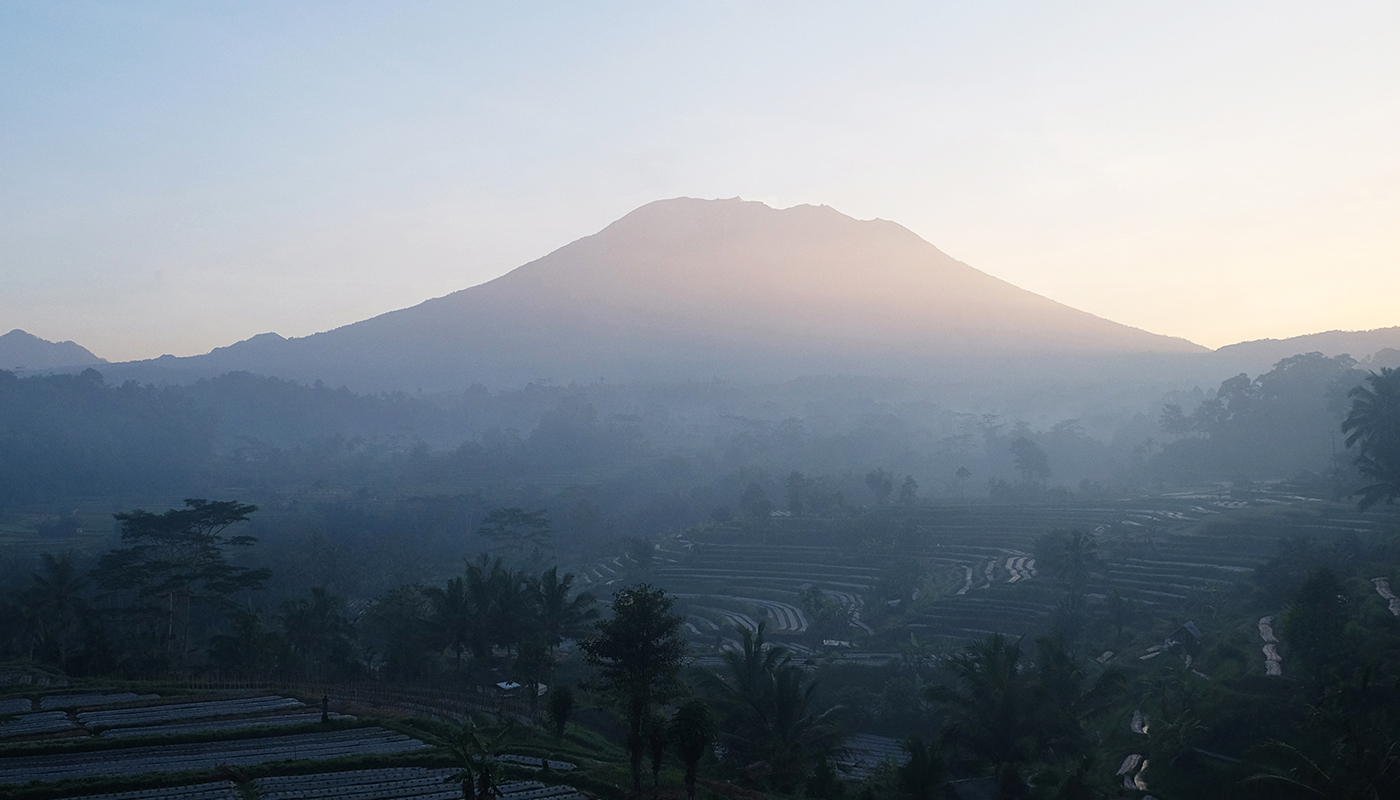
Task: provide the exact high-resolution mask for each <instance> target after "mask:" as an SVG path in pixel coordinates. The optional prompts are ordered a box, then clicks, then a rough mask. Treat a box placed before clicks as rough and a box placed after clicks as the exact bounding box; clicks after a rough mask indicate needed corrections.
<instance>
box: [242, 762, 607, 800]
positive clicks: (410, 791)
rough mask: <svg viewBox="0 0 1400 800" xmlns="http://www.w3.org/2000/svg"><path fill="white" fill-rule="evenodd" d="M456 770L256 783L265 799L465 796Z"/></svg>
mask: <svg viewBox="0 0 1400 800" xmlns="http://www.w3.org/2000/svg"><path fill="white" fill-rule="evenodd" d="M570 766H572V765H570ZM453 772H454V771H453V770H451V769H425V768H422V767H395V768H389V769H369V770H353V771H347V772H328V773H320V774H315V775H290V776H285V777H273V778H259V779H258V780H256V781H254V785H256V786H257V788H258V796H259V797H260V798H261V800H328V799H329V798H350V800H410V799H411V800H455V798H459V797H461V796H462V790H461V789H460V788H458V787H457V786H456V785H454V784H451V783H448V779H449V778H450V777H451V776H452V775H453ZM497 788H498V789H499V790H500V795H499V796H500V797H502V798H504V800H543V798H549V800H572V799H573V798H578V797H580V795H579V794H578V793H577V792H576V791H575V790H574V789H573V788H572V787H569V786H546V785H545V784H543V783H538V782H536V781H506V782H504V783H501V784H499V785H498V786H497Z"/></svg>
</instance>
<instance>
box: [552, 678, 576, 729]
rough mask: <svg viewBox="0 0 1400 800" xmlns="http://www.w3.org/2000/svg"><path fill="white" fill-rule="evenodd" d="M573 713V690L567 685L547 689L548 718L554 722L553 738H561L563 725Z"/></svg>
mask: <svg viewBox="0 0 1400 800" xmlns="http://www.w3.org/2000/svg"><path fill="white" fill-rule="evenodd" d="M573 713H574V692H573V690H572V689H570V688H569V687H567V686H555V687H554V688H553V689H550V690H549V719H550V721H551V722H553V723H554V738H556V739H559V740H563V738H564V726H565V725H567V724H568V723H569V717H570V716H572V715H573Z"/></svg>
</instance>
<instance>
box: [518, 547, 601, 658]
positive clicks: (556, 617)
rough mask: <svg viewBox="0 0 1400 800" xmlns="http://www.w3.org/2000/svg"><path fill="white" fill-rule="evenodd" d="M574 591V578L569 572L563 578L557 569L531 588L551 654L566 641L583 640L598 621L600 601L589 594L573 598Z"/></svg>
mask: <svg viewBox="0 0 1400 800" xmlns="http://www.w3.org/2000/svg"><path fill="white" fill-rule="evenodd" d="M573 587H574V574H573V573H572V572H566V573H564V576H563V577H562V578H561V577H560V576H559V568H558V567H550V568H549V569H547V570H545V571H544V573H543V574H542V575H540V578H539V580H537V581H534V582H533V583H532V584H531V589H532V590H533V592H534V595H535V602H536V604H537V605H538V611H539V615H540V624H541V626H542V627H543V628H544V633H545V636H546V639H547V641H548V642H549V649H550V650H551V651H552V650H554V649H555V648H557V647H558V646H559V645H560V644H561V643H563V641H564V640H565V639H578V638H580V637H582V636H583V635H584V634H586V633H587V632H588V629H589V628H590V626H592V624H593V621H594V620H596V619H597V618H598V609H597V607H596V606H597V604H598V600H597V598H595V597H594V596H593V595H591V594H589V593H587V592H579V593H578V594H573V596H572V597H571V596H570V595H571V594H572V592H573Z"/></svg>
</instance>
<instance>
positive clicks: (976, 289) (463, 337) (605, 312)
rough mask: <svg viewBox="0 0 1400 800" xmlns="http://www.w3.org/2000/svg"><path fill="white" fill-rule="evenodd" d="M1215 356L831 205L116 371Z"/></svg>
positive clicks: (689, 207)
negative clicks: (320, 327) (330, 326)
mask: <svg viewBox="0 0 1400 800" xmlns="http://www.w3.org/2000/svg"><path fill="white" fill-rule="evenodd" d="M1204 352H1207V351H1206V349H1205V348H1202V347H1200V346H1198V345H1195V344H1192V343H1191V342H1188V341H1186V340H1184V339H1178V338H1172V337H1167V336H1161V335H1157V334H1153V333H1149V332H1147V331H1143V330H1139V329H1137V328H1131V327H1128V326H1126V325H1121V324H1119V323H1116V322H1112V321H1110V320H1107V319H1103V318H1101V317H1096V316H1094V315H1092V314H1087V313H1085V312H1082V311H1078V310H1076V309H1073V308H1070V307H1069V306H1066V305H1063V304H1060V303H1057V302H1055V301H1053V300H1050V299H1047V298H1045V297H1042V296H1040V295H1037V294H1033V293H1031V292H1028V291H1026V290H1024V289H1020V288H1018V287H1016V286H1013V285H1011V284H1009V283H1007V282H1005V281H1002V280H999V279H997V278H994V277H992V276H990V275H987V274H986V273H983V272H980V271H978V270H976V269H974V268H972V267H970V266H968V265H966V264H963V263H962V262H959V261H957V260H955V259H953V258H951V257H949V256H947V255H946V254H944V253H943V252H941V251H940V250H938V248H936V247H934V246H933V245H931V244H929V243H928V242H926V241H924V240H923V239H921V238H919V237H918V236H917V235H915V234H914V233H912V232H911V231H909V230H908V229H906V228H904V227H902V226H900V225H897V224H895V223H893V222H887V221H884V220H870V221H860V220H855V219H852V218H851V217H848V216H846V215H844V214H841V213H839V212H837V211H834V210H832V209H831V208H827V207H825V206H819V207H818V206H798V207H795V208H789V209H785V210H778V209H774V208H770V207H769V206H766V205H764V204H762V203H756V202H745V201H742V200H738V199H734V200H694V199H688V198H682V199H675V200H663V201H659V202H655V203H651V204H648V205H646V206H643V207H641V208H639V209H637V210H636V211H633V212H632V213H630V214H628V215H626V216H625V217H623V218H622V219H620V220H618V221H617V222H614V223H613V224H611V225H609V226H608V227H607V228H605V229H604V230H602V231H600V232H599V233H597V234H594V235H592V236H588V237H585V238H583V239H580V240H578V241H576V242H573V243H572V244H569V245H566V246H564V247H562V248H560V249H558V250H556V251H554V252H553V253H550V254H549V255H547V256H545V257H543V258H541V259H538V260H536V261H533V262H531V263H529V264H526V265H524V266H522V267H519V268H517V269H515V270H513V271H512V272H510V273H508V274H506V275H504V276H502V277H500V278H497V279H496V280H493V281H490V282H488V283H485V284H481V285H479V286H474V287H472V288H469V289H464V290H462V291H459V292H455V293H453V294H450V295H447V296H445V297H440V298H437V299H433V300H429V301H427V302H424V303H421V304H419V305H417V306H414V307H412V308H407V309H403V310H401V311H395V312H392V313H388V314H384V315H381V316H378V317H374V318H372V319H368V320H365V321H363V322H358V323H355V324H352V325H347V326H345V327H343V328H338V329H336V330H333V331H329V332H326V333H319V334H316V335H313V336H308V337H305V338H298V339H283V338H282V337H279V336H277V335H276V334H264V335H262V336H258V337H254V338H253V339H249V340H247V341H244V342H240V343H238V344H235V345H232V346H229V347H225V348H220V349H218V350H215V351H213V352H211V353H209V354H207V355H203V356H195V357H191V358H174V357H169V356H167V357H163V358H161V359H156V360H153V361H149V362H139V363H136V364H130V365H123V366H122V368H121V369H114V370H105V372H109V373H110V374H114V375H118V376H135V377H138V378H140V377H143V375H146V376H155V375H161V376H164V377H166V378H167V379H169V378H177V377H198V376H205V375H215V374H220V373H223V372H227V371H229V370H248V371H251V372H257V373H262V374H267V375H274V376H278V377H283V378H290V379H295V380H301V381H314V380H317V379H320V380H324V381H325V382H327V383H330V384H332V385H340V384H346V385H349V386H350V387H351V388H358V389H407V390H413V389H415V388H426V389H450V388H460V387H464V386H467V385H470V384H473V383H485V384H488V385H498V386H500V385H522V384H524V383H526V382H529V381H534V380H540V379H552V380H553V381H555V382H568V381H594V380H598V379H599V378H604V379H606V380H608V381H619V382H623V381H626V382H631V381H676V380H709V379H712V378H715V377H720V378H727V379H761V380H769V379H786V378H791V377H796V376H801V375H837V374H853V375H877V374H885V375H905V376H924V377H927V376H929V375H930V374H931V371H934V372H936V371H938V370H940V369H943V368H945V367H947V366H948V365H950V364H961V365H965V366H966V365H972V366H975V367H977V368H981V369H987V368H992V365H996V364H1004V363H1008V361H1010V362H1018V361H1019V362H1025V361H1033V360H1044V359H1046V358H1047V357H1048V358H1051V359H1055V358H1061V359H1071V360H1076V361H1078V362H1080V363H1092V362H1095V361H1096V360H1100V359H1104V358H1117V357H1121V356H1124V355H1130V354H1144V353H1155V354H1159V355H1161V356H1168V357H1170V356H1177V355H1182V354H1191V353H1204Z"/></svg>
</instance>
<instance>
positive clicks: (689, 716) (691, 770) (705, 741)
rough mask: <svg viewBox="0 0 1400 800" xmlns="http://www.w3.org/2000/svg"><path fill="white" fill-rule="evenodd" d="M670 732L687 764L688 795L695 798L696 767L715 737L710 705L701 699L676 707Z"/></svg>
mask: <svg viewBox="0 0 1400 800" xmlns="http://www.w3.org/2000/svg"><path fill="white" fill-rule="evenodd" d="M670 734H671V741H672V743H673V746H674V747H675V750H676V755H678V756H680V758H681V762H682V763H684V764H685V793H686V796H687V797H688V798H690V800H695V773H696V768H697V767H698V766H699V764H700V759H701V758H703V757H704V755H705V751H706V750H708V749H710V740H711V739H713V738H714V723H713V722H712V721H711V719H710V709H709V707H707V706H706V705H705V703H704V702H702V701H700V700H691V701H689V702H688V703H686V704H685V705H683V706H681V707H680V708H678V709H676V715H675V716H674V717H672V718H671V730H670Z"/></svg>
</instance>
